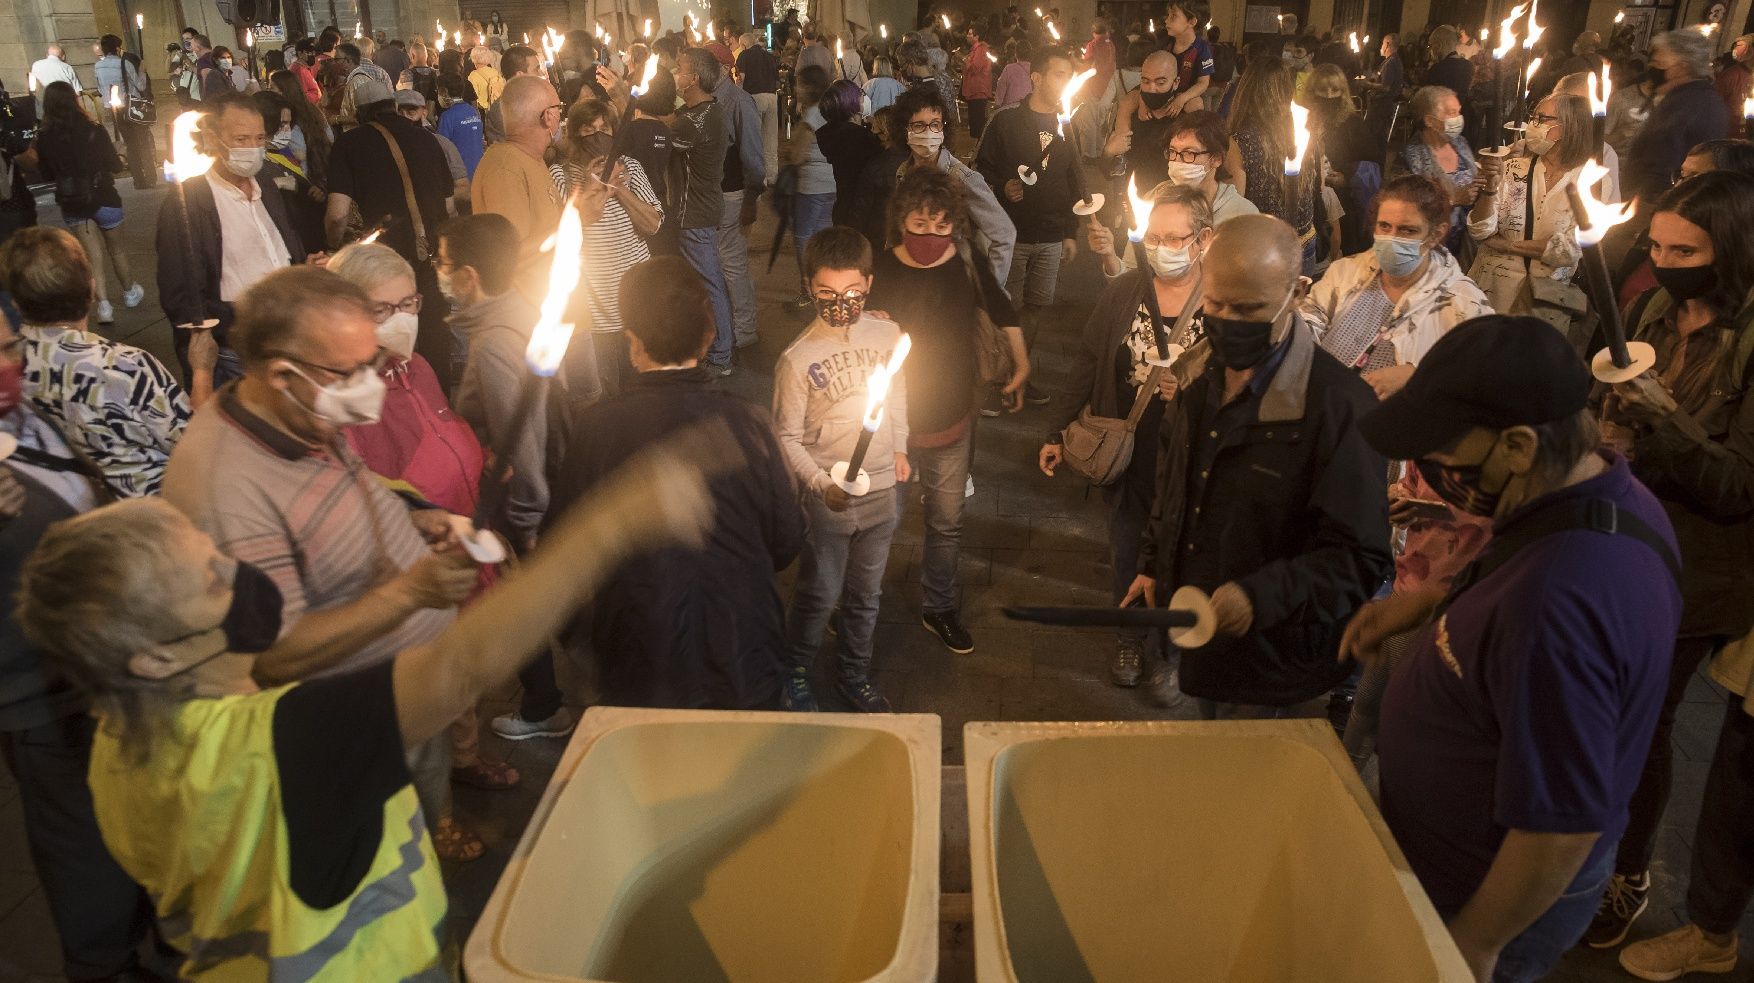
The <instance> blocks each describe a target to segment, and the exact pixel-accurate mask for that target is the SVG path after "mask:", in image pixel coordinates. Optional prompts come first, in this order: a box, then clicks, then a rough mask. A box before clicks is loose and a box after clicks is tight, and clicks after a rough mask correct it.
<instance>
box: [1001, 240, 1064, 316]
mask: <svg viewBox="0 0 1754 983" xmlns="http://www.w3.org/2000/svg"><path fill="white" fill-rule="evenodd" d="M1065 255H1066V244H1065V243H1064V242H1061V241H1060V240H1058V239H1056V240H1054V241H1053V242H1020V243H1018V244H1017V245H1016V246H1015V247H1013V248H1012V250H1011V272H1010V274H1008V275H1007V276H1006V277H1005V293H1006V295H1007V296H1009V297H1010V298H1011V303H1012V304H1013V305H1015V306H1017V307H1019V308H1021V307H1023V306H1024V305H1025V304H1027V305H1029V306H1031V307H1047V306H1049V305H1051V304H1053V302H1054V294H1055V293H1057V292H1058V291H1059V286H1060V264H1061V262H1062V261H1063V260H1064V258H1065ZM1028 340H1030V341H1033V340H1034V338H1033V337H1032V338H1030V339H1028Z"/></svg>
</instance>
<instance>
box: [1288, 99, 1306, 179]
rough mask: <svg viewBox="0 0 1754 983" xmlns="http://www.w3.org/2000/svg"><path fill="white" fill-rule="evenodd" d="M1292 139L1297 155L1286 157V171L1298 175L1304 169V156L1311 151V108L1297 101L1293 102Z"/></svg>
mask: <svg viewBox="0 0 1754 983" xmlns="http://www.w3.org/2000/svg"><path fill="white" fill-rule="evenodd" d="M1291 140H1292V143H1293V144H1294V145H1295V146H1296V149H1297V156H1295V157H1287V158H1285V173H1286V174H1288V175H1296V174H1299V173H1301V172H1302V171H1303V157H1304V155H1305V154H1307V153H1309V110H1307V109H1305V108H1303V107H1302V106H1299V105H1298V104H1297V103H1295V102H1294V103H1292V104H1291Z"/></svg>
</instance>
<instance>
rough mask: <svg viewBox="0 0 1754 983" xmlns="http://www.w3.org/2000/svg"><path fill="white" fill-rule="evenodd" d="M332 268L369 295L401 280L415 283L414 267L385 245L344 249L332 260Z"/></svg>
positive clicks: (370, 244) (367, 244)
mask: <svg viewBox="0 0 1754 983" xmlns="http://www.w3.org/2000/svg"><path fill="white" fill-rule="evenodd" d="M328 268H329V269H330V270H331V271H332V272H335V273H338V274H340V275H341V277H342V278H343V279H345V280H347V281H349V282H351V283H353V284H354V285H355V286H357V287H359V289H361V290H364V291H366V292H367V293H369V292H371V290H372V288H374V287H376V286H378V285H379V284H382V283H388V282H389V281H391V280H394V279H396V278H397V277H401V276H405V277H407V278H408V279H410V280H412V279H414V267H412V266H409V265H408V261H407V260H405V259H403V258H402V256H401V254H400V253H398V252H396V251H395V250H394V249H391V248H390V247H389V246H386V245H384V244H383V243H381V242H356V243H353V244H351V245H349V246H346V247H343V248H342V250H341V251H340V252H338V253H336V254H335V255H334V256H332V257H330V259H329V264H328Z"/></svg>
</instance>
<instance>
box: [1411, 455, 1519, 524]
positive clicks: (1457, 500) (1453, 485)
mask: <svg viewBox="0 0 1754 983" xmlns="http://www.w3.org/2000/svg"><path fill="white" fill-rule="evenodd" d="M1492 447H1493V449H1497V447H1498V441H1496V440H1495V441H1493V442H1492ZM1491 457H1492V451H1491V450H1488V451H1487V452H1486V456H1485V457H1483V458H1481V459H1480V463H1479V464H1438V463H1437V462H1435V461H1427V460H1425V459H1423V458H1420V459H1419V460H1416V461H1414V462H1413V466H1414V467H1415V468H1418V469H1419V477H1421V478H1423V479H1425V483H1426V484H1428V485H1430V486H1431V490H1432V491H1434V492H1436V493H1437V497H1438V498H1441V499H1443V500H1444V501H1445V502H1448V503H1449V504H1451V505H1453V506H1455V507H1456V508H1457V509H1460V510H1461V511H1463V512H1466V513H1468V514H1469V515H1478V516H1491V515H1492V514H1493V513H1495V512H1497V511H1498V503H1499V501H1501V500H1502V499H1503V498H1504V489H1503V488H1500V489H1498V490H1497V491H1487V490H1486V489H1484V488H1482V487H1481V486H1480V481H1481V475H1482V474H1483V473H1484V471H1485V464H1486V461H1487V460H1489V459H1490V458H1491Z"/></svg>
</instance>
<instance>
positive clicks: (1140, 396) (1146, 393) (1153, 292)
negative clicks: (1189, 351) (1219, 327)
mask: <svg viewBox="0 0 1754 983" xmlns="http://www.w3.org/2000/svg"><path fill="white" fill-rule="evenodd" d="M1201 295H1202V284H1201V283H1199V282H1198V281H1196V282H1195V283H1194V289H1193V292H1192V293H1189V294H1188V299H1187V301H1186V302H1185V303H1183V304H1182V309H1181V313H1180V314H1177V315H1176V316H1175V324H1174V325H1172V326H1171V328H1170V331H1169V340H1170V342H1171V343H1174V344H1179V342H1178V341H1177V339H1179V338H1181V337H1182V336H1183V334H1185V333H1186V332H1187V329H1188V322H1189V321H1191V320H1193V319H1194V311H1196V310H1198V309H1199V306H1200V301H1201V299H1202V296H1201ZM1145 297H1146V298H1147V299H1146V303H1148V304H1150V305H1151V307H1153V308H1155V307H1156V306H1157V288H1156V287H1155V285H1153V284H1152V282H1151V277H1150V276H1149V275H1147V276H1146V278H1145ZM1167 371H1169V370H1168V369H1165V368H1164V367H1163V366H1161V365H1153V366H1152V367H1151V374H1150V375H1149V376H1147V377H1146V379H1145V384H1144V385H1143V386H1140V387H1139V391H1138V393H1136V394H1134V396H1133V408H1132V410H1131V411H1129V412H1128V413H1127V431H1128V432H1129V433H1131V432H1132V431H1133V430H1135V429H1137V428H1138V426H1139V419H1140V418H1141V417H1143V416H1144V415H1145V407H1146V406H1147V405H1149V404H1150V402H1151V394H1152V393H1154V392H1156V391H1157V380H1158V379H1160V378H1162V376H1163V373H1165V372H1167Z"/></svg>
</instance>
